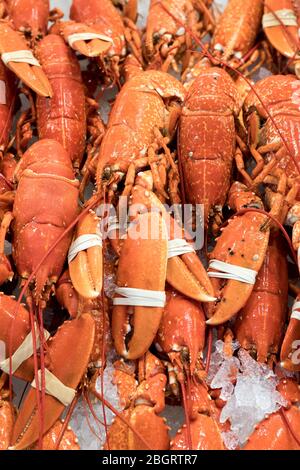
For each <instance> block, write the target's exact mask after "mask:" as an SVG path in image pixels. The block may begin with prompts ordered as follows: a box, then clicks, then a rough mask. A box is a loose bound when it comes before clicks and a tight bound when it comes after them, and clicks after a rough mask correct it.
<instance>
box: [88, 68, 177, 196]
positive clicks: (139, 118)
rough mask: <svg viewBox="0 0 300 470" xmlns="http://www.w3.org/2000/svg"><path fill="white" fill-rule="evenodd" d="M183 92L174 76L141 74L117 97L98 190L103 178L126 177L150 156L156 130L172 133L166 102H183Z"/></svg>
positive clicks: (103, 146) (103, 148) (101, 156)
mask: <svg viewBox="0 0 300 470" xmlns="http://www.w3.org/2000/svg"><path fill="white" fill-rule="evenodd" d="M184 94H185V91H184V88H183V86H182V85H181V84H180V82H178V80H176V79H175V78H173V77H172V76H170V75H168V74H167V73H164V72H160V71H155V70H151V71H147V72H142V73H139V74H138V75H136V76H135V77H133V78H131V79H130V80H129V81H128V82H127V83H125V85H124V86H123V88H122V89H121V91H120V93H119V94H118V96H117V99H116V101H115V104H114V106H113V109H112V111H111V114H110V118H109V122H108V127H107V131H106V133H105V135H104V138H103V141H102V144H101V148H100V152H99V157H98V167H97V187H98V188H100V187H101V178H102V177H103V176H104V175H106V177H107V178H108V179H109V178H110V176H111V175H112V173H115V172H119V173H122V174H123V175H124V174H126V173H127V170H128V168H129V165H130V163H132V162H133V161H134V160H137V159H139V158H142V157H145V156H147V150H148V148H149V146H150V145H151V144H152V143H153V142H154V140H155V136H154V132H153V129H154V128H155V127H157V128H158V129H162V130H164V131H165V133H166V134H167V135H169V134H170V131H171V132H172V131H173V129H172V128H171V124H170V122H169V121H170V112H169V109H168V106H167V103H166V101H168V102H169V103H170V102H172V101H173V102H176V101H178V102H180V101H183V98H184Z"/></svg>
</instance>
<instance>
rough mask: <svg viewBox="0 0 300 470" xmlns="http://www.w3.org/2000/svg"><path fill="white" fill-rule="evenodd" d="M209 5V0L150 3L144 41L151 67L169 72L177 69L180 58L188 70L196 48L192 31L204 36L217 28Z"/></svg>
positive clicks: (155, 1) (152, 0)
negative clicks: (193, 48)
mask: <svg viewBox="0 0 300 470" xmlns="http://www.w3.org/2000/svg"><path fill="white" fill-rule="evenodd" d="M210 4H211V1H210V0H203V1H202V0H179V1H178V0H171V1H165V0H151V2H150V8H149V13H148V17H147V26H146V32H145V39H144V43H145V51H144V52H145V57H146V60H147V61H148V62H149V63H150V67H151V68H157V67H158V68H159V69H160V70H162V71H165V72H167V71H168V70H169V68H170V66H172V67H173V68H174V69H175V70H177V68H178V65H177V58H178V57H180V58H181V60H182V63H183V67H184V68H185V67H187V65H188V64H189V61H190V57H191V49H192V47H193V39H192V37H191V35H190V33H189V30H193V32H194V33H195V34H196V35H197V36H199V37H202V36H203V35H205V34H206V33H207V32H208V31H209V30H211V29H212V27H213V25H214V20H213V17H212V14H211V12H210V10H209V7H210ZM169 12H170V13H171V14H170V13H169ZM176 19H178V20H179V21H180V24H179V21H176ZM185 27H186V29H185Z"/></svg>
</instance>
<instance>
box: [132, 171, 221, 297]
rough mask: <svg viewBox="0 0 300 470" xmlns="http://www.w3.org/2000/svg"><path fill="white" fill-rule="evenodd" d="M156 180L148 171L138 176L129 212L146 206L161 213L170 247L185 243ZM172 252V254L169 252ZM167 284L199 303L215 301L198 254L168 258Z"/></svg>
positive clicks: (188, 253) (181, 230)
mask: <svg viewBox="0 0 300 470" xmlns="http://www.w3.org/2000/svg"><path fill="white" fill-rule="evenodd" d="M152 190H153V177H152V174H151V172H149V171H145V172H141V173H139V174H138V175H137V178H136V184H135V186H134V188H133V191H132V196H131V200H130V205H131V207H130V211H131V213H133V214H134V206H135V205H136V207H137V210H140V208H141V207H142V206H144V207H145V208H146V209H147V210H148V211H149V210H151V208H152V209H153V208H155V209H157V210H159V211H161V213H162V216H163V218H164V219H165V222H166V225H167V228H168V232H169V239H170V243H169V245H170V244H171V243H172V241H173V240H175V239H176V240H182V241H183V242H185V235H186V234H185V233H184V231H183V229H182V228H181V227H180V226H179V224H178V223H177V222H176V221H175V219H174V218H173V217H172V216H171V215H170V214H169V213H168V212H167V211H166V209H165V207H164V205H163V204H162V203H161V202H160V200H159V199H158V197H157V196H156V195H155V194H154V193H153V191H152ZM169 252H170V250H169ZM167 281H168V283H169V284H170V285H171V286H172V287H174V289H177V290H178V291H179V292H181V293H182V294H184V295H186V296H187V297H190V298H191V299H194V300H198V301H199V302H213V301H215V300H216V298H215V296H214V290H213V287H212V284H211V281H210V279H209V277H208V276H207V273H206V270H205V269H204V267H203V265H202V263H201V261H200V259H199V258H198V256H197V254H196V252H195V251H193V250H191V251H190V252H187V253H185V254H182V255H177V256H170V253H169V255H168V266H167Z"/></svg>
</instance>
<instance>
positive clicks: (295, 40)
mask: <svg viewBox="0 0 300 470" xmlns="http://www.w3.org/2000/svg"><path fill="white" fill-rule="evenodd" d="M295 3H296V2H295ZM264 13H265V14H264V17H263V28H264V31H265V34H266V36H267V38H268V40H269V41H270V43H271V44H272V46H273V47H275V49H277V51H279V52H280V53H281V54H282V55H284V56H285V57H289V58H293V59H300V55H299V33H298V31H299V18H297V13H298V12H297V11H296V10H295V7H294V2H293V0H265V12H264ZM297 23H298V24H297Z"/></svg>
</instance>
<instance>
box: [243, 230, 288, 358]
mask: <svg viewBox="0 0 300 470" xmlns="http://www.w3.org/2000/svg"><path fill="white" fill-rule="evenodd" d="M287 297H288V272H287V261H286V256H285V250H284V247H283V243H282V242H281V240H280V238H279V237H278V236H275V237H271V239H270V243H269V247H268V250H267V253H266V257H265V260H264V264H263V266H262V268H261V269H260V271H259V273H258V276H257V280H256V284H255V286H254V289H253V292H252V294H251V297H250V299H249V300H248V302H247V304H246V305H245V307H244V308H243V310H242V311H241V312H240V314H239V315H238V317H237V321H236V323H235V333H236V338H237V340H238V341H239V343H240V345H241V346H242V348H244V349H247V350H251V351H253V352H256V353H257V360H258V361H259V362H266V361H267V359H268V358H269V356H270V355H272V354H273V355H274V354H275V355H276V354H277V353H278V350H279V348H280V344H281V340H282V335H283V331H284V324H285V320H286V313H287V300H288V298H287Z"/></svg>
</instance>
